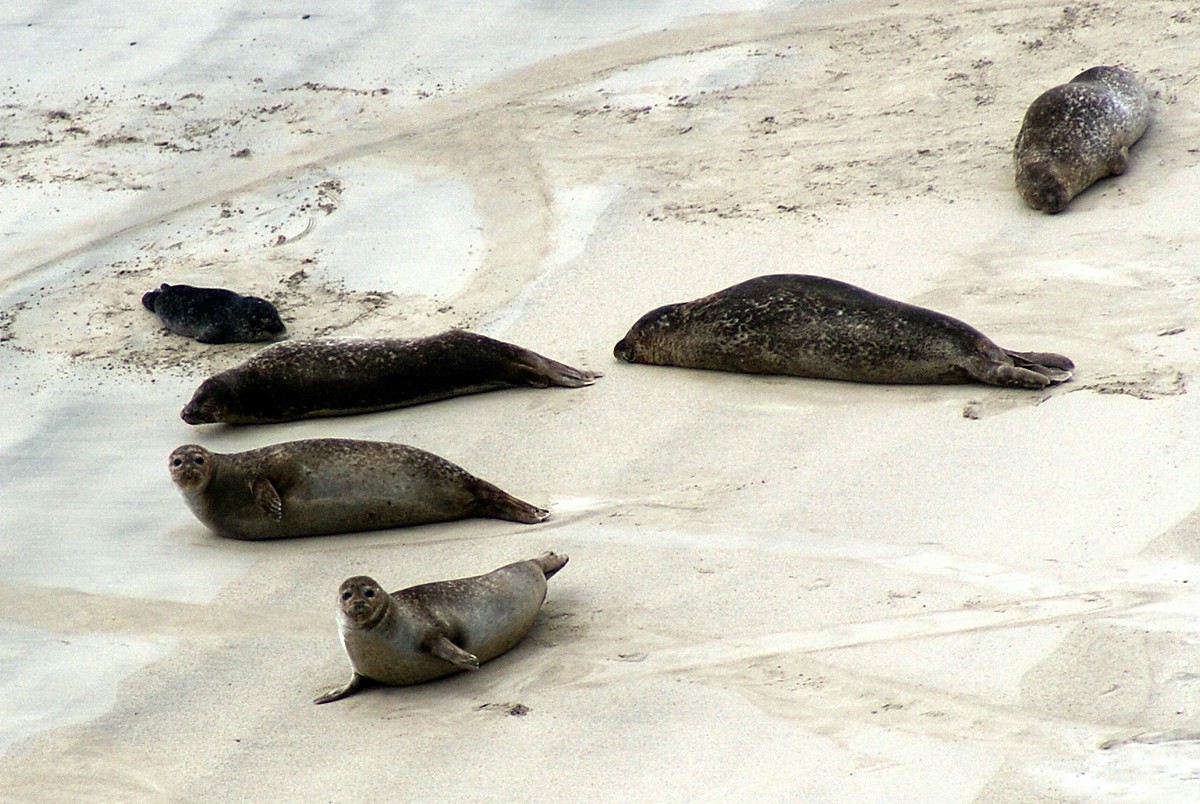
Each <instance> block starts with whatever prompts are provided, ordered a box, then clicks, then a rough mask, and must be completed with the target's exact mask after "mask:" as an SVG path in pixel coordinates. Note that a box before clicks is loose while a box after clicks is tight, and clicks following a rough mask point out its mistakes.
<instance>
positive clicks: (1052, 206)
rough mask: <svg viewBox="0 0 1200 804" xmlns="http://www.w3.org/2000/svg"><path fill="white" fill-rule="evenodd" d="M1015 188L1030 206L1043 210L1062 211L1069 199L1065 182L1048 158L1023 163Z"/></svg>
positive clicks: (1069, 195) (1069, 194)
mask: <svg viewBox="0 0 1200 804" xmlns="http://www.w3.org/2000/svg"><path fill="white" fill-rule="evenodd" d="M1017 189H1018V190H1020V192H1021V198H1023V199H1024V200H1025V203H1026V204H1027V205H1029V207H1030V208H1032V209H1040V210H1042V211H1043V212H1050V213H1055V212H1062V210H1064V209H1065V208H1066V206H1067V203H1068V202H1070V200H1071V192H1070V190H1069V189H1068V188H1067V183H1066V182H1065V181H1063V177H1062V176H1061V175H1059V172H1058V169H1057V168H1055V166H1054V163H1053V162H1051V161H1050V160H1049V159H1039V160H1037V161H1034V162H1027V163H1025V164H1023V165H1022V166H1021V170H1020V174H1019V175H1018V176H1017Z"/></svg>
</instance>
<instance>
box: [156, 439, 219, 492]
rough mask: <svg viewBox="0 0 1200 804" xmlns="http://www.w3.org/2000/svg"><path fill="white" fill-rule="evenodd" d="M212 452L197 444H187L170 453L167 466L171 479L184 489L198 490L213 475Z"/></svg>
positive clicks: (206, 483)
mask: <svg viewBox="0 0 1200 804" xmlns="http://www.w3.org/2000/svg"><path fill="white" fill-rule="evenodd" d="M213 466H214V464H213V454H212V453H211V452H209V451H208V450H206V449H205V448H204V447H202V446H200V445H199V444H187V445H186V446H182V447H179V448H178V449H176V450H175V451H174V452H172V453H171V457H170V458H169V459H168V462H167V467H168V468H169V469H170V470H171V479H172V480H174V481H175V485H177V486H179V488H181V489H183V490H184V491H194V492H200V491H204V489H205V487H206V486H208V481H210V480H212V476H213Z"/></svg>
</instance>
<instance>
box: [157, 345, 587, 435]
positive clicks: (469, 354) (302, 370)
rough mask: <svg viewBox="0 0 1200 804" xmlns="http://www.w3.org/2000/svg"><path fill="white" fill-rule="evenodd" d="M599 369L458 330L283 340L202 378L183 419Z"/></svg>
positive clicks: (564, 379) (440, 391) (434, 392)
mask: <svg viewBox="0 0 1200 804" xmlns="http://www.w3.org/2000/svg"><path fill="white" fill-rule="evenodd" d="M600 376H602V375H601V374H600V373H599V372H594V371H582V370H580V369H577V368H572V367H571V366H567V365H564V364H562V363H558V362H555V361H553V360H550V359H549V358H546V357H543V356H542V355H539V354H537V353H536V352H531V351H530V350H528V349H523V348H521V347H520V346H516V345H514V344H511V343H505V342H504V341H498V340H494V339H492V338H488V337H485V336H483V335H476V334H474V333H472V332H466V331H464V330H450V331H448V332H443V333H441V334H440V335H433V336H431V337H428V338H409V339H405V338H383V339H373V338H322V339H317V340H308V341H290V342H287V343H280V344H275V345H273V346H269V347H267V348H266V349H263V350H262V351H260V352H258V353H257V354H255V355H254V356H253V357H251V358H250V359H249V360H247V361H246V362H245V363H243V364H241V365H240V366H235V367H234V368H231V369H229V370H228V371H223V372H221V373H220V374H216V375H214V376H212V377H210V378H208V379H207V380H205V381H204V382H203V383H202V384H201V385H200V387H199V388H198V389H196V393H195V394H194V395H193V396H192V399H191V401H190V402H188V403H187V405H186V406H185V407H184V408H183V410H182V411H181V412H180V416H181V417H182V418H183V420H184V421H185V422H187V423H188V424H211V423H214V422H224V423H226V424H266V423H273V422H287V421H294V420H296V419H306V418H311V417H316V416H346V415H351V414H355V413H369V412H372V411H378V410H388V409H391V408H401V407H407V406H409V405H419V404H421V403H423V402H433V401H436V400H439V399H448V398H450V397H454V396H462V395H464V394H475V393H480V392H482V391H492V390H495V389H497V388H511V387H514V386H522V385H527V386H533V387H534V388H547V387H549V386H552V385H556V386H562V387H565V388H579V387H581V386H584V385H591V384H592V383H593V382H595V380H596V378H597V377H600Z"/></svg>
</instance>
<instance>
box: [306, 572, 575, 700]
mask: <svg viewBox="0 0 1200 804" xmlns="http://www.w3.org/2000/svg"><path fill="white" fill-rule="evenodd" d="M566 563H567V557H566V556H560V555H556V554H554V553H542V554H541V555H540V556H538V557H537V558H531V559H529V560H528V561H518V562H516V563H515V564H508V565H506V566H503V567H501V568H500V569H498V570H493V571H492V572H489V573H488V574H486V575H476V576H475V577H473V578H460V579H458V580H454V581H438V582H436V583H426V584H421V585H420V586H411V587H409V588H408V589H401V590H400V591H399V592H392V593H391V594H390V595H389V594H388V593H387V592H385V591H383V588H382V587H380V585H379V584H378V583H376V582H375V581H374V580H373V579H371V578H368V577H366V576H365V575H359V576H356V577H354V578H347V579H346V580H345V581H343V582H342V585H341V587H340V588H339V589H338V615H337V619H338V631H339V634H340V636H341V638H342V646H343V647H344V648H345V649H346V655H347V656H349V657H350V667H351V668H352V669H353V671H354V674H353V675H352V676H351V677H350V681H349V683H347V684H346V685H345V686H344V687H338V688H337V689H333V690H330V691H329V692H327V693H325V694H324V695H322V696H321V697H320V698H317V699H316V700H315V701H313V703H318V704H323V703H329V702H330V701H336V700H339V699H341V698H345V697H346V696H348V695H353V694H354V693H356V692H358V691H359V690H361V689H362V688H363V687H364V686H367V685H368V684H370V683H371V682H376V683H379V684H389V685H394V686H402V685H405V684H417V683H419V682H422V681H429V680H430V679H434V678H438V677H439V676H445V675H449V674H450V673H457V672H458V671H460V670H476V669H478V668H479V665H480V664H482V663H483V662H486V661H488V660H489V659H494V658H496V657H497V656H499V655H500V654H502V653H504V652H505V651H507V650H509V649H510V648H512V647H513V646H514V645H516V644H517V643H518V642H520V641H521V637H523V636H525V634H526V633H528V631H529V629H530V628H532V627H533V621H534V619H535V618H536V617H537V615H538V612H539V611H540V610H541V608H542V601H544V600H545V599H546V579H547V578H549V577H551V576H552V575H554V573H556V572H558V571H559V570H560V569H562V568H563V566H564V565H565V564H566Z"/></svg>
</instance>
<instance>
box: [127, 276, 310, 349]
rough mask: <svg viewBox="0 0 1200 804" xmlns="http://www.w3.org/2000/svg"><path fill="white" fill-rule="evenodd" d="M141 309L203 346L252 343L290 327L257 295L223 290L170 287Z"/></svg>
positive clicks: (147, 300) (146, 299)
mask: <svg viewBox="0 0 1200 804" xmlns="http://www.w3.org/2000/svg"><path fill="white" fill-rule="evenodd" d="M142 306H143V307H145V308H146V309H147V310H149V311H150V312H152V313H154V314H156V315H157V316H158V317H159V320H161V321H162V323H163V326H165V327H166V328H167V329H169V330H171V332H174V333H176V334H178V335H184V336H186V337H188V338H194V339H196V340H198V341H200V343H253V342H256V341H270V340H274V339H275V338H278V337H279V336H281V335H283V333H284V332H285V331H286V329H287V327H285V326H284V323H283V320H282V319H281V318H280V317H279V312H278V311H277V310H276V309H275V306H274V305H273V304H271V303H270V302H269V301H267V300H266V299H260V298H259V297H258V296H243V295H241V294H240V293H234V292H233V291H232V290H225V289H224V288H196V287H192V286H191V285H168V284H166V283H163V285H162V286H160V287H159V289H158V290H152V291H150V292H149V293H147V294H145V295H144V296H142Z"/></svg>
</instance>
